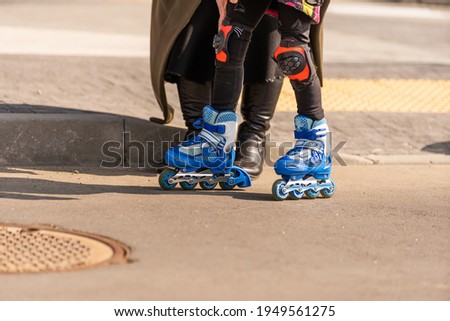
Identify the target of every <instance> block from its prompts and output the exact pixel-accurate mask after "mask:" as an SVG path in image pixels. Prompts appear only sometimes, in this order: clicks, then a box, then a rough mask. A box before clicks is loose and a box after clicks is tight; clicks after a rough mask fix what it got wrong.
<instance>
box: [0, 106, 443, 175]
mask: <svg viewBox="0 0 450 321" xmlns="http://www.w3.org/2000/svg"><path fill="white" fill-rule="evenodd" d="M184 133H185V130H184V129H182V128H178V127H171V126H166V125H160V124H156V123H153V122H150V121H145V120H142V119H138V118H133V117H126V116H120V115H113V114H102V113H88V112H85V113H83V112H82V113H62V114H56V113H47V114H34V113H30V114H13V113H11V114H1V115H0V135H1V137H2V139H1V140H0V165H2V166H85V167H99V166H101V167H105V168H118V167H125V168H129V167H141V168H144V167H145V168H148V167H157V166H161V165H162V162H163V155H164V152H165V151H166V150H167V149H168V148H169V147H170V146H171V145H173V144H176V143H178V142H179V141H180V140H181V138H182V137H183V136H184ZM334 156H335V160H334V162H335V164H336V165H344V166H345V165H349V166H352V165H416V164H421V165H426V164H450V155H442V154H433V153H423V154H414V155H408V154H406V155H367V156H364V155H353V154H345V153H339V155H334ZM277 158H278V157H275V159H277Z"/></svg>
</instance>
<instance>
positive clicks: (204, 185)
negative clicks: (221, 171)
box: [200, 182, 217, 190]
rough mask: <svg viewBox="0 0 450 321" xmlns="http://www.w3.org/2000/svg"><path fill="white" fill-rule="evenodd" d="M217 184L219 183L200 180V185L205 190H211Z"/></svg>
mask: <svg viewBox="0 0 450 321" xmlns="http://www.w3.org/2000/svg"><path fill="white" fill-rule="evenodd" d="M216 186H217V183H208V182H200V187H201V188H202V189H204V190H211V189H214V188H215V187H216Z"/></svg>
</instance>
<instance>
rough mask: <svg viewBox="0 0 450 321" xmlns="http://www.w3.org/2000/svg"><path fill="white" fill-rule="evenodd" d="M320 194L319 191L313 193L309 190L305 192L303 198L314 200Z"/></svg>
mask: <svg viewBox="0 0 450 321" xmlns="http://www.w3.org/2000/svg"><path fill="white" fill-rule="evenodd" d="M319 194H320V192H319V191H315V190H313V189H309V190H307V191H305V196H306V197H307V198H309V199H315V198H317V197H318V196H319Z"/></svg>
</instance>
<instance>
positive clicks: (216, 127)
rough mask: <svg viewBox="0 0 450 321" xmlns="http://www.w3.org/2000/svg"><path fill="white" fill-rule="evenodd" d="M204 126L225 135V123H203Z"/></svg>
mask: <svg viewBox="0 0 450 321" xmlns="http://www.w3.org/2000/svg"><path fill="white" fill-rule="evenodd" d="M203 128H204V129H206V130H208V131H210V132H211V133H216V134H219V135H224V134H225V131H226V128H225V125H213V124H208V123H206V122H205V123H203Z"/></svg>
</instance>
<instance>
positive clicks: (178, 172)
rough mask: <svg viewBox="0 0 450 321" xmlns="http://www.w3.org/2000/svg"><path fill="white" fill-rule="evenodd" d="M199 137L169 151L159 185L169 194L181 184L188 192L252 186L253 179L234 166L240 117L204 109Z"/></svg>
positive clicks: (230, 113)
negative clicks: (195, 189)
mask: <svg viewBox="0 0 450 321" xmlns="http://www.w3.org/2000/svg"><path fill="white" fill-rule="evenodd" d="M199 124H200V125H201V127H202V130H201V131H200V133H199V134H198V135H197V136H195V137H192V138H191V139H189V140H187V141H185V142H183V143H181V145H178V146H175V147H173V148H171V149H169V150H168V151H167V153H166V155H165V161H166V163H167V165H169V167H171V168H168V169H165V170H163V171H162V172H161V174H160V175H159V185H160V186H161V187H162V188H163V189H166V190H170V189H173V188H174V187H175V186H176V185H177V184H178V183H180V186H181V187H182V188H183V189H185V190H190V189H193V188H195V186H197V184H198V183H199V184H200V187H201V188H202V189H206V190H210V189H213V188H215V187H216V185H217V184H219V185H220V187H221V188H222V189H225V190H230V189H233V188H234V187H235V186H239V187H249V186H251V184H252V183H251V179H250V176H249V175H248V174H247V173H246V172H245V171H244V170H243V169H241V168H240V167H237V166H233V162H234V159H235V154H236V151H235V136H236V130H237V115H236V113H235V112H232V111H225V112H221V113H219V112H217V111H216V110H214V108H212V107H211V106H206V107H205V108H204V109H203V118H202V119H200V120H199V122H197V125H199Z"/></svg>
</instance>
